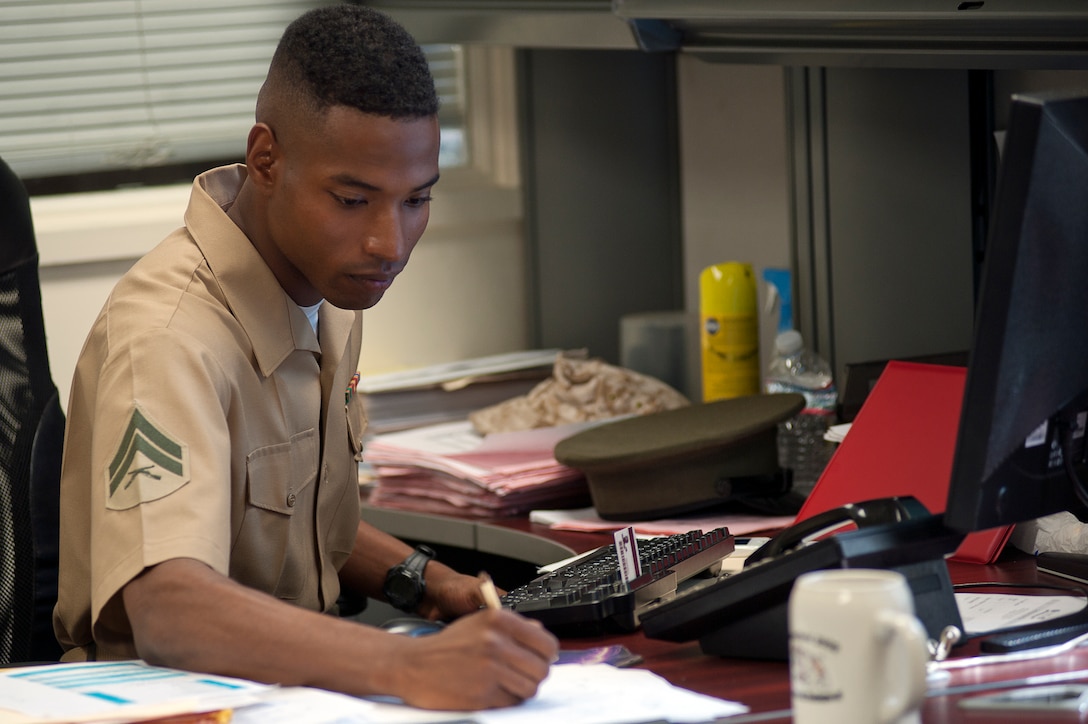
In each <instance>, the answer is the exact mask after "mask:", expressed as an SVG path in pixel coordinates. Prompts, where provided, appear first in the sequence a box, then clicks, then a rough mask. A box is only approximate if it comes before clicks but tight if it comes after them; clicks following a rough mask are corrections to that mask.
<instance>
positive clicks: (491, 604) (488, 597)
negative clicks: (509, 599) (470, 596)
mask: <svg viewBox="0 0 1088 724" xmlns="http://www.w3.org/2000/svg"><path fill="white" fill-rule="evenodd" d="M478 578H479V579H480V593H482V594H483V596H484V603H486V604H487V607H488V608H493V609H500V608H502V601H500V600H499V592H498V591H497V590H496V589H495V582H494V581H492V580H491V576H489V575H487V573H486V572H484V571H481V572H480V575H479V576H478Z"/></svg>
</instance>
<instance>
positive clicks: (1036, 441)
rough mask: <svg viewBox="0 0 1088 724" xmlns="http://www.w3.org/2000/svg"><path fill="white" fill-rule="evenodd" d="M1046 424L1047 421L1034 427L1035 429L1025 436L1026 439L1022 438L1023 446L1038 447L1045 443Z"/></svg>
mask: <svg viewBox="0 0 1088 724" xmlns="http://www.w3.org/2000/svg"><path fill="white" fill-rule="evenodd" d="M1047 424H1048V423H1046V422H1044V423H1043V424H1042V425H1039V427H1037V428H1035V430H1034V431H1033V432H1032V433H1031V434H1030V435H1028V436H1027V439H1025V440H1024V447H1039V446H1040V445H1042V444H1043V443H1045V442H1046V428H1047Z"/></svg>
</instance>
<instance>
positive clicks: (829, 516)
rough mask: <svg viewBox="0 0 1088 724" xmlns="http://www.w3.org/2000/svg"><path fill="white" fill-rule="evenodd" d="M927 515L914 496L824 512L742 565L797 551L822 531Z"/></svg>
mask: <svg viewBox="0 0 1088 724" xmlns="http://www.w3.org/2000/svg"><path fill="white" fill-rule="evenodd" d="M929 515H930V512H929V511H928V510H927V509H926V507H925V506H924V505H922V503H921V502H920V501H919V500H918V499H917V498H914V497H913V496H910V495H904V496H899V497H893V498H876V499H874V500H866V501H863V502H860V503H847V504H846V505H844V506H842V507H839V508H834V509H832V510H827V511H824V512H823V513H820V514H818V515H814V516H812V517H811V518H806V519H805V520H802V521H801V522H799V523H795V524H794V525H792V526H790V527H789V528H787V529H785V530H784V531H782V532H781V533H779V534H778V535H776V536H775V537H773V538H771V539H770V540H769V541H767V542H766V543H764V544H763V545H762V546H760V547H759V548H758V549H757V550H756V551H755V552H754V553H752V555H750V556H748V558H747V559H746V560H745V561H744V565H745V567H746V568H747V567H748V566H751V565H754V564H756V563H759V562H760V561H763V560H767V559H770V558H774V557H776V556H779V555H782V554H783V553H788V552H789V551H792V550H793V549H795V548H797V547H799V546H800V545H801V544H802V543H804V542H805V540H806V539H808V538H811V537H813V536H815V535H817V534H819V533H821V532H823V531H827V530H831V529H834V528H838V527H841V526H842V525H844V524H846V523H850V522H853V523H854V524H855V525H856V526H857V527H858V528H864V527H866V526H870V525H881V524H884V523H896V522H899V521H902V520H907V519H909V518H921V517H928V516H929Z"/></svg>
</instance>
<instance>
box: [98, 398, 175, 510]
mask: <svg viewBox="0 0 1088 724" xmlns="http://www.w3.org/2000/svg"><path fill="white" fill-rule="evenodd" d="M187 482H189V447H188V446H187V445H184V444H182V443H180V442H178V441H177V440H175V439H174V438H173V437H171V436H170V435H169V434H168V433H167V432H166V431H165V430H163V429H162V427H161V426H159V425H156V424H155V423H154V422H153V421H152V420H151V419H150V418H149V417H148V416H147V414H146V413H144V411H143V410H142V409H140V406H139V405H137V406H136V408H135V409H133V411H132V417H131V418H130V419H129V421H128V425H127V426H126V427H125V431H124V433H123V434H122V435H121V441H120V443H119V444H118V445H117V454H115V455H114V456H113V460H112V461H111V462H110V465H109V469H108V470H107V471H106V484H107V486H108V493H107V495H106V507H107V508H111V509H113V510H127V509H129V508H132V507H135V506H137V505H139V504H140V503H146V502H148V501H151V500H157V499H159V498H162V497H165V496H167V495H169V494H170V493H172V492H174V491H175V490H177V489H178V488H180V487H181V486H183V485H185V484H186V483H187Z"/></svg>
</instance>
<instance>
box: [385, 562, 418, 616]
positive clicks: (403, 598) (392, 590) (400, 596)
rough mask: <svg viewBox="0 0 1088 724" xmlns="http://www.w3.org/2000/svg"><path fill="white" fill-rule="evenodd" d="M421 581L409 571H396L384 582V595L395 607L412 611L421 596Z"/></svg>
mask: <svg viewBox="0 0 1088 724" xmlns="http://www.w3.org/2000/svg"><path fill="white" fill-rule="evenodd" d="M421 584H422V581H419V580H418V579H417V578H416V577H415V576H413V575H412V574H411V573H407V572H405V571H397V572H394V573H393V574H391V575H390V576H389V579H388V580H387V581H386V582H385V597H386V598H388V599H389V603H391V604H392V605H393V606H395V607H396V608H399V609H401V610H405V611H412V610H414V609H415V607H416V606H418V605H419V601H420V599H421V598H423V591H422V588H423V586H422V585H421Z"/></svg>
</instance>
